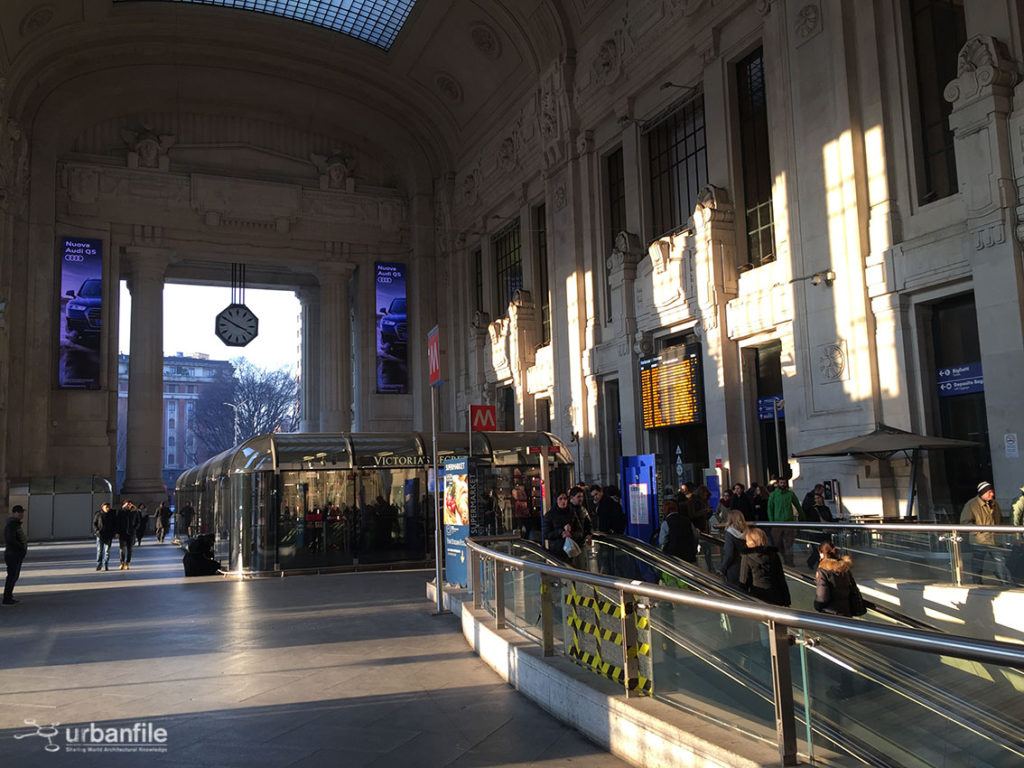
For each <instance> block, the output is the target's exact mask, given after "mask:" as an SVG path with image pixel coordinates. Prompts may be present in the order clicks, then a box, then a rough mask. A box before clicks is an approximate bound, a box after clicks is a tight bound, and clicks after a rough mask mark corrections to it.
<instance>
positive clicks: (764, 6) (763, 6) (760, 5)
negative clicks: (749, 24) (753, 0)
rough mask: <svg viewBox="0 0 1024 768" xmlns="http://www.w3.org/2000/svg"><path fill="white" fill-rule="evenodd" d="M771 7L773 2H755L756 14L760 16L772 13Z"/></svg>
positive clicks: (760, 0) (771, 0)
mask: <svg viewBox="0 0 1024 768" xmlns="http://www.w3.org/2000/svg"><path fill="white" fill-rule="evenodd" d="M773 5H775V0H757V12H758V13H760V14H761V15H762V16H767V15H768V14H769V13H771V12H772V6H773Z"/></svg>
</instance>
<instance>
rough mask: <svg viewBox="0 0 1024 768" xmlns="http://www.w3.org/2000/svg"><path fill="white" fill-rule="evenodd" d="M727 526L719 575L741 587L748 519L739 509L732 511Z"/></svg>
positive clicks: (727, 518) (727, 519)
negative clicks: (741, 566)
mask: <svg viewBox="0 0 1024 768" xmlns="http://www.w3.org/2000/svg"><path fill="white" fill-rule="evenodd" d="M726 521H727V525H726V528H725V533H724V534H723V538H724V539H725V546H724V547H722V562H721V563H719V565H718V573H719V575H720V576H722V577H723V578H724V579H725V580H726V581H727V582H729V583H730V584H732V585H733V586H736V587H738V586H739V585H740V560H741V555H742V554H743V550H745V549H746V548H747V544H746V536H747V519H746V518H745V517H744V516H743V513H742V512H741V511H740V510H738V509H730V510H729V514H728V516H727V517H726Z"/></svg>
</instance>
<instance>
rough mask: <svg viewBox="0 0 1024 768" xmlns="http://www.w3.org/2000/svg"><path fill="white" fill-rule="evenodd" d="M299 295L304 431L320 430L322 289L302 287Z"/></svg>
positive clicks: (300, 429) (300, 426)
mask: <svg viewBox="0 0 1024 768" xmlns="http://www.w3.org/2000/svg"><path fill="white" fill-rule="evenodd" d="M295 296H296V298H298V300H299V302H300V303H301V304H302V375H301V381H300V388H301V391H300V393H299V397H300V402H301V408H302V416H301V418H300V420H299V431H300V432H318V431H319V430H320V291H319V290H317V289H315V288H300V289H299V290H297V291H295Z"/></svg>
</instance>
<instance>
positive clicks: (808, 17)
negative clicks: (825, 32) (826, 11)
mask: <svg viewBox="0 0 1024 768" xmlns="http://www.w3.org/2000/svg"><path fill="white" fill-rule="evenodd" d="M821 29H822V23H821V6H819V5H818V3H807V4H806V5H804V6H803V7H802V8H800V10H798V11H797V12H796V18H795V20H794V23H793V32H794V33H795V34H796V37H797V45H802V44H803V43H805V42H807V41H808V40H810V39H811V38H812V37H814V36H815V35H816V34H818V33H819V32H821Z"/></svg>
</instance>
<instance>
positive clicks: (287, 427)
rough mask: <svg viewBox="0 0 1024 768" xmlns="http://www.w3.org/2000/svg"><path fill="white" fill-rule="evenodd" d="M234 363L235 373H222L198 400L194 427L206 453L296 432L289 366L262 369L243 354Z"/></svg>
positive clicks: (294, 386)
mask: <svg viewBox="0 0 1024 768" xmlns="http://www.w3.org/2000/svg"><path fill="white" fill-rule="evenodd" d="M231 364H232V365H233V366H234V376H232V377H228V376H226V375H224V376H219V377H218V378H217V379H215V380H214V381H212V382H210V383H208V384H205V385H204V386H203V389H202V391H201V392H200V393H199V400H198V402H197V403H196V409H195V417H194V422H193V424H192V425H191V426H192V428H193V430H194V431H195V434H196V437H197V442H198V443H199V444H200V445H201V446H202V447H203V448H204V449H205V451H204V453H205V455H207V456H212V455H215V454H217V453H220V452H221V451H226V450H227V449H228V448H230V447H232V446H233V445H236V444H238V443H241V442H243V441H245V440H248V439H249V438H250V437H253V436H254V435H262V434H266V433H268V432H291V431H294V424H295V421H296V420H295V404H296V395H297V391H298V382H297V381H296V379H295V376H294V375H292V374H291V373H290V372H289V370H288V369H287V368H281V369H279V370H276V371H274V370H268V369H264V368H259V367H257V366H255V365H253V364H252V363H251V362H249V361H248V360H246V359H245V358H241V357H239V358H235V359H233V360H232V361H231ZM236 417H237V427H236V421H235V419H236ZM236 429H237V434H236ZM196 458H197V459H198V455H197V457H196Z"/></svg>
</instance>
